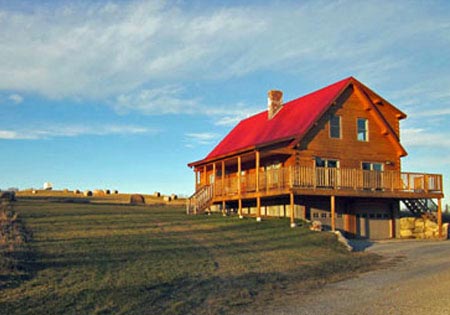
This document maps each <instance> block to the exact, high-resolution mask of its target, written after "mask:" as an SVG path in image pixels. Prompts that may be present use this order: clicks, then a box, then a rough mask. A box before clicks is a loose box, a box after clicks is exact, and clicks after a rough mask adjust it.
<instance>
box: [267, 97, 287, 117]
mask: <svg viewBox="0 0 450 315" xmlns="http://www.w3.org/2000/svg"><path fill="white" fill-rule="evenodd" d="M267 94H268V96H269V97H268V98H267V101H268V104H267V107H268V116H269V119H272V118H273V117H275V115H276V114H277V113H278V112H279V111H280V109H281V108H282V107H283V92H281V91H278V90H270V91H269V92H268V93H267Z"/></svg>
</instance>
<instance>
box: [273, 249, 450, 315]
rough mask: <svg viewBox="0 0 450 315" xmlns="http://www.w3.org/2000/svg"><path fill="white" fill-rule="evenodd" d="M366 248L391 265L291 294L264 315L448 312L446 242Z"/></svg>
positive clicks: (449, 267) (449, 280) (449, 258)
mask: <svg viewBox="0 0 450 315" xmlns="http://www.w3.org/2000/svg"><path fill="white" fill-rule="evenodd" d="M366 250H367V251H370V252H374V253H378V254H380V255H383V256H384V257H386V259H387V260H388V261H392V262H396V263H395V264H394V265H393V266H392V267H389V268H385V269H380V270H376V271H372V272H368V273H365V274H362V275H360V276H359V277H357V278H354V279H349V280H345V281H342V282H338V283H333V284H329V285H326V286H325V287H323V288H322V289H320V290H317V291H315V293H314V294H311V295H308V296H295V297H293V299H292V301H291V302H289V303H284V305H282V306H279V305H278V306H275V305H274V307H273V308H272V307H271V309H270V310H268V312H266V315H269V314H274V315H275V314H277V315H280V314H285V315H288V314H289V315H291V314H292V315H294V314H302V315H303V314H305V315H306V314H314V315H317V314H327V315H330V314H340V315H342V314H347V315H348V314H368V315H371V314H373V315H385V314H395V315H401V314H405V315H406V314H408V315H410V314H415V315H429V314H433V315H440V314H442V315H448V314H450V241H406V242H405V241H386V242H377V243H375V244H373V245H372V246H371V247H369V248H367V249H366Z"/></svg>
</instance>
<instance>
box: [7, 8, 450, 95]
mask: <svg viewBox="0 0 450 315" xmlns="http://www.w3.org/2000/svg"><path fill="white" fill-rule="evenodd" d="M177 5H178V4H177V3H170V2H165V1H133V2H119V1H118V2H115V3H114V2H108V3H101V2H100V3H93V4H91V3H89V2H87V3H82V4H80V3H78V4H67V3H66V4H61V5H59V6H56V7H53V8H52V7H44V6H39V5H34V6H35V8H34V9H32V10H28V11H26V12H20V11H13V10H8V9H3V10H2V9H0V16H1V19H0V28H1V29H2V32H1V33H0V58H1V60H7V61H8V62H3V63H2V64H1V65H0V89H4V90H5V89H9V90H17V91H31V92H37V93H40V94H42V95H45V96H48V97H54V98H61V97H82V98H85V97H87V98H105V97H111V96H112V97H113V98H115V97H117V96H118V95H123V94H125V95H126V94H128V93H130V92H131V91H135V90H137V89H139V88H142V87H143V86H145V85H146V84H148V83H155V82H159V81H160V80H169V81H171V82H179V81H180V80H181V81H182V80H192V79H195V80H198V79H205V78H206V79H211V78H223V77H232V76H240V75H245V74H248V73H251V72H254V71H259V70H277V71H287V72H297V73H304V74H307V76H308V77H310V78H317V76H320V75H324V73H326V74H327V77H330V75H331V76H333V77H334V76H337V77H342V76H343V74H347V73H348V72H349V71H354V72H356V73H352V74H356V75H358V74H361V75H362V76H364V77H366V76H367V77H372V76H374V75H376V76H378V77H383V76H382V74H384V75H386V74H388V73H389V72H390V71H391V70H392V69H397V68H398V67H400V68H402V69H407V68H408V67H410V66H411V65H413V64H414V62H415V60H414V56H411V54H408V55H404V56H398V52H399V50H398V49H397V47H399V46H402V47H406V48H408V47H411V46H410V45H411V44H410V43H411V42H414V40H415V42H417V41H419V42H423V41H425V40H426V38H427V36H428V35H431V36H433V37H437V38H438V39H439V40H440V42H439V43H447V44H448V36H446V35H445V34H447V32H448V22H447V20H446V19H444V18H443V17H440V16H434V17H433V19H430V18H429V16H428V15H427V13H426V12H424V10H421V6H420V5H418V4H417V5H415V6H413V5H410V3H409V2H402V1H396V2H391V1H377V2H353V1H340V2H333V3H329V2H325V1H317V2H307V3H305V4H301V5H299V4H295V3H287V4H284V5H283V6H280V5H278V4H277V2H274V3H269V4H267V3H266V4H263V5H262V4H261V5H248V6H245V5H240V6H236V7H223V6H221V7H220V8H214V7H211V6H210V7H208V8H205V10H204V11H202V12H199V11H197V10H196V11H195V12H194V11H193V10H191V11H190V10H188V9H186V8H181V7H180V6H177ZM412 39H414V40H412ZM434 45H435V46H436V45H437V44H434ZM430 48H433V47H430ZM447 48H448V47H447ZM380 54H382V55H384V57H383V58H382V59H380ZM398 60H406V61H403V62H404V63H405V64H396V61H398ZM355 63H357V64H358V66H355ZM317 65H320V67H317Z"/></svg>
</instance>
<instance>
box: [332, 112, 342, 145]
mask: <svg viewBox="0 0 450 315" xmlns="http://www.w3.org/2000/svg"><path fill="white" fill-rule="evenodd" d="M330 138H335V139H340V138H341V116H336V115H333V116H331V118H330Z"/></svg>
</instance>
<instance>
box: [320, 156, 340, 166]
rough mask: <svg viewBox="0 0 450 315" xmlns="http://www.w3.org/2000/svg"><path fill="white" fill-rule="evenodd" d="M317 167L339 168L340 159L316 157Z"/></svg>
mask: <svg viewBox="0 0 450 315" xmlns="http://www.w3.org/2000/svg"><path fill="white" fill-rule="evenodd" d="M316 167H329V168H337V167H339V161H338V160H330V159H322V158H320V157H316Z"/></svg>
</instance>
